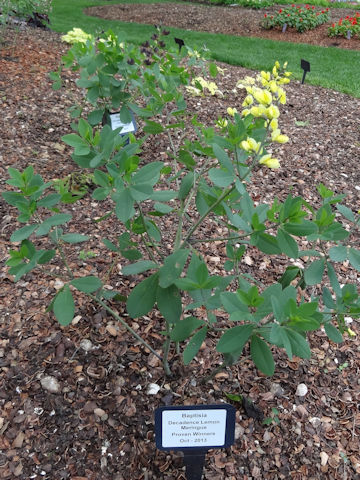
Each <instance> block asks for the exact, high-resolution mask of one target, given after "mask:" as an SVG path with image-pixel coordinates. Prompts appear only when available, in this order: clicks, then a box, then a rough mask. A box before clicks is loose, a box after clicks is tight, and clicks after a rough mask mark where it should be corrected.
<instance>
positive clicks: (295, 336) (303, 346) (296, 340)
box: [285, 328, 311, 358]
mask: <svg viewBox="0 0 360 480" xmlns="http://www.w3.org/2000/svg"><path fill="white" fill-rule="evenodd" d="M285 330H286V334H287V337H288V338H289V341H290V343H291V347H292V351H293V354H294V355H297V356H298V357H300V358H310V357H311V350H310V347H309V344H308V343H307V341H306V340H305V338H304V337H303V336H302V335H301V334H300V333H297V332H295V331H294V330H290V329H289V328H286V329H285Z"/></svg>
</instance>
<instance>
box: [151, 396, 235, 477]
mask: <svg viewBox="0 0 360 480" xmlns="http://www.w3.org/2000/svg"><path fill="white" fill-rule="evenodd" d="M234 431H235V408H234V407H232V406H231V405H227V404H220V405H196V406H176V407H172V406H171V407H159V408H157V409H156V410H155V436H156V446H157V448H158V449H160V450H182V451H183V453H184V465H185V467H186V470H185V473H186V479H187V480H201V478H202V474H203V468H204V464H205V454H206V452H207V451H208V450H209V449H210V448H225V447H230V446H231V445H232V444H233V443H234Z"/></svg>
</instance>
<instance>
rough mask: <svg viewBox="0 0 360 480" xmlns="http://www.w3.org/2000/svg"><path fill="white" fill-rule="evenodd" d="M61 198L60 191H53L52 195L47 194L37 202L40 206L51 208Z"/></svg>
mask: <svg viewBox="0 0 360 480" xmlns="http://www.w3.org/2000/svg"><path fill="white" fill-rule="evenodd" d="M60 200H61V195H59V194H58V193H52V194H51V195H47V196H46V197H44V198H42V199H41V200H39V201H38V202H37V206H38V207H47V208H51V207H53V206H54V205H56V204H57V203H59V202H60Z"/></svg>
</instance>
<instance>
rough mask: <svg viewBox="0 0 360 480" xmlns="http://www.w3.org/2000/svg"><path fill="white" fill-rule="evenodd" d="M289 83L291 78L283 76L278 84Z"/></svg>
mask: <svg viewBox="0 0 360 480" xmlns="http://www.w3.org/2000/svg"><path fill="white" fill-rule="evenodd" d="M287 83H290V80H289V79H288V78H281V79H280V80H279V81H278V84H279V85H286V84H287Z"/></svg>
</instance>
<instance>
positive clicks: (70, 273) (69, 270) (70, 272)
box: [57, 243, 74, 280]
mask: <svg viewBox="0 0 360 480" xmlns="http://www.w3.org/2000/svg"><path fill="white" fill-rule="evenodd" d="M57 247H58V249H59V253H60V257H61V259H62V261H63V262H64V265H65V268H66V270H67V272H68V274H69V275H70V278H71V280H72V279H73V278H74V274H73V273H72V271H71V268H70V267H69V264H68V263H67V260H66V257H65V254H64V250H63V249H62V246H61V245H60V244H59V243H58V244H57Z"/></svg>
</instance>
